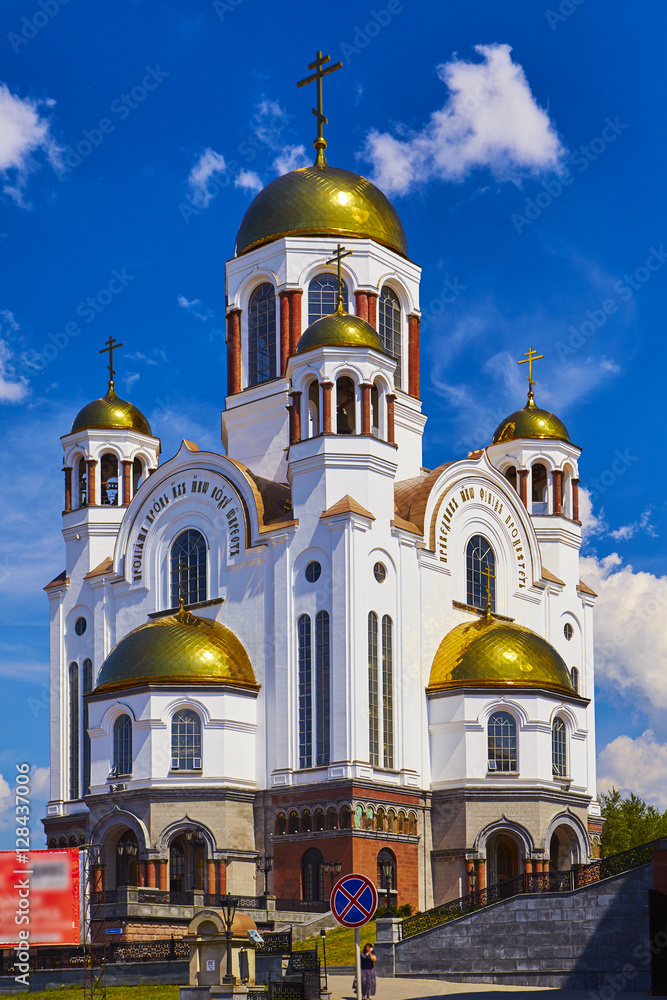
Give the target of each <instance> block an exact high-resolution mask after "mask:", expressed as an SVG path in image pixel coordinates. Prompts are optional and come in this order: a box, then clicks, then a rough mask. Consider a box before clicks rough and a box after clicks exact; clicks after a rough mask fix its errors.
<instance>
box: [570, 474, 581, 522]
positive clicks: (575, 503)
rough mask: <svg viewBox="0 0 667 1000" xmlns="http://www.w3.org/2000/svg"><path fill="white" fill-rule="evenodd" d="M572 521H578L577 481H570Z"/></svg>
mask: <svg viewBox="0 0 667 1000" xmlns="http://www.w3.org/2000/svg"><path fill="white" fill-rule="evenodd" d="M572 520H573V521H578V520H579V480H578V479H573V480H572Z"/></svg>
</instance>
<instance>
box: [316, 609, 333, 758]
mask: <svg viewBox="0 0 667 1000" xmlns="http://www.w3.org/2000/svg"><path fill="white" fill-rule="evenodd" d="M329 684H330V682H329V613H328V612H327V611H318V613H317V617H316V618H315V694H316V699H317V705H316V729H317V732H316V736H317V766H318V767H326V766H327V765H328V764H329V761H330V757H331V732H330V730H331V695H330V688H329Z"/></svg>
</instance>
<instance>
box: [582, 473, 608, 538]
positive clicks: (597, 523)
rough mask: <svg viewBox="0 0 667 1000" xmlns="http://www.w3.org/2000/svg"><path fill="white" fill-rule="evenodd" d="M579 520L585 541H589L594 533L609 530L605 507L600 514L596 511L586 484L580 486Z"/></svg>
mask: <svg viewBox="0 0 667 1000" xmlns="http://www.w3.org/2000/svg"><path fill="white" fill-rule="evenodd" d="M579 520H580V521H581V532H582V535H583V539H584V542H587V541H588V540H589V539H590V538H592V537H593V536H594V535H604V534H605V533H606V531H607V522H606V521H605V519H604V507H601V508H600V512H599V514H596V513H595V511H594V510H593V502H592V500H591V494H590V491H589V490H587V489H586V487H585V486H581V487H580V488H579Z"/></svg>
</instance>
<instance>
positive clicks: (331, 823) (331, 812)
mask: <svg viewBox="0 0 667 1000" xmlns="http://www.w3.org/2000/svg"><path fill="white" fill-rule="evenodd" d="M337 829H338V813H337V812H336V810H335V808H334V807H333V806H329V808H328V809H327V830H337Z"/></svg>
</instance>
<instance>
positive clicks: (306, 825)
mask: <svg viewBox="0 0 667 1000" xmlns="http://www.w3.org/2000/svg"><path fill="white" fill-rule="evenodd" d="M300 830H301V833H312V831H313V814H312V813H311V811H310V809H304V810H303V812H302V813H301V824H300Z"/></svg>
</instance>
